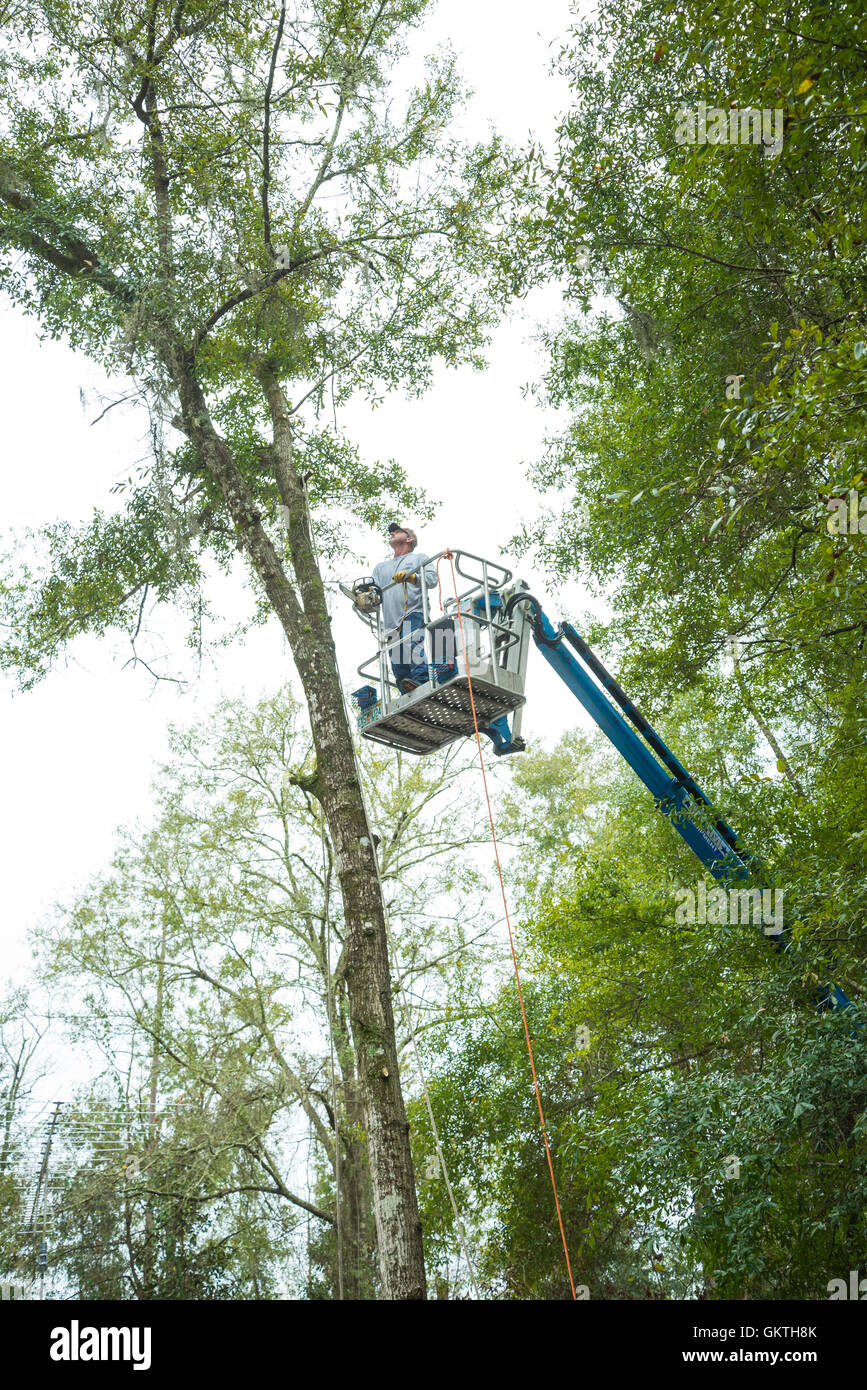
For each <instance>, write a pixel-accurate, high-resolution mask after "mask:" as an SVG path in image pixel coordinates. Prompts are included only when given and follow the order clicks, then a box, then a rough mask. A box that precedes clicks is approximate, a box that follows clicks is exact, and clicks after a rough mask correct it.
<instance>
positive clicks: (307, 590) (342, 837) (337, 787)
mask: <svg viewBox="0 0 867 1390" xmlns="http://www.w3.org/2000/svg"><path fill="white" fill-rule="evenodd" d="M165 359H166V363H167V365H168V366H169V368H170V370H171V372H172V376H173V379H174V381H175V384H176V387H177V389H178V395H179V398H180V403H181V417H182V420H183V424H184V429H185V432H186V433H187V434H188V436H189V438H190V439H191V441H192V442H193V444H194V445H195V446H196V449H197V450H198V453H199V455H200V457H201V459H202V461H203V462H204V463H205V464H206V466H207V467H208V468H209V470H210V471H211V473H212V474H213V476H214V478H215V480H216V482H217V483H218V485H219V487H220V489H221V491H222V493H223V496H224V498H225V500H226V505H227V507H228V510H229V514H230V516H231V517H232V520H233V522H234V524H235V528H236V531H237V534H238V541H239V546H240V545H242V546H243V547H244V549H245V550H246V551H247V553H248V555H249V556H250V559H251V561H252V563H253V566H254V569H255V571H256V573H257V575H258V577H259V578H260V580H261V582H262V584H263V586H264V588H265V591H266V593H267V596H268V599H269V601H270V603H271V606H272V608H273V609H274V612H275V613H276V614H277V616H278V618H279V619H280V622H281V624H282V626H283V630H284V632H285V633H286V637H287V639H288V641H289V644H290V647H291V649H292V654H293V656H294V658H295V664H296V667H297V669H298V675H299V677H300V679H301V684H302V686H303V689H304V694H305V697H306V700H307V706H308V709H309V712H310V726H311V732H312V735H313V745H314V748H315V751H316V774H315V778H314V779H313V783H312V785H311V788H310V790H311V791H312V792H313V794H314V795H315V796H316V797H317V798H318V799H319V801H320V802H321V804H322V807H323V810H324V813H325V819H326V822H327V825H328V831H329V835H330V837H331V842H332V845H333V847H334V857H335V862H336V865H337V874H338V878H339V881H340V888H341V893H342V897H343V914H344V921H345V930H346V945H345V963H344V974H345V980H346V990H347V998H348V1001H349V1015H350V1025H351V1029H352V1037H353V1042H354V1049H355V1060H356V1067H357V1075H358V1086H359V1094H360V1100H361V1107H362V1113H363V1117H364V1130H365V1139H366V1144H367V1155H368V1162H369V1164H370V1177H371V1188H372V1195H373V1212H374V1220H375V1225H376V1237H377V1250H378V1255H379V1264H380V1272H381V1280H382V1290H381V1291H382V1297H383V1298H386V1299H423V1298H425V1297H426V1296H427V1295H426V1285H425V1267H424V1251H423V1246H422V1232H421V1222H420V1220H419V1215H418V1203H417V1200H416V1191H415V1181H414V1174H413V1165H412V1154H411V1151H410V1144H409V1124H408V1121H407V1118H406V1110H405V1108H404V1103H403V1095H402V1093H401V1087H400V1078H399V1076H398V1069H397V1047H396V1043H395V1036H394V1016H393V1013H392V1006H391V976H390V971H389V964H388V946H387V940H386V931H385V916H384V912H383V905H382V895H381V891H380V886H379V877H378V873H377V866H376V859H375V851H374V846H373V842H372V836H371V833H370V827H369V826H368V823H367V812H366V809H365V805H364V798H363V795H362V790H361V785H360V782H359V779H358V774H357V769H356V763H355V749H354V745H353V742H352V733H351V731H350V728H349V721H348V719H347V717H346V709H345V705H344V701H343V690H342V687H341V684H340V676H339V672H338V667H337V654H336V651H335V648H334V642H333V639H332V636H331V628H330V619H329V617H328V610H327V607H326V602H325V589H324V587H323V584H322V578H321V575H320V573H319V568H318V565H317V563H316V558H315V552H314V549H313V541H312V536H311V533H310V525H309V518H308V513H307V499H306V496H305V493H304V490H303V488H302V486H301V483H300V481H299V479H298V476H297V474H296V472H295V467H294V463H293V459H292V431H291V417H290V414H289V409H288V406H287V403H286V399H285V396H284V394H283V391H282V388H281V387H280V385H279V383H278V382H277V380H276V379H275V378H274V377H273V376H271V375H269V374H268V372H267V371H266V370H262V371H261V373H260V380H261V382H262V387H263V390H264V392H265V396H266V399H267V402H268V407H269V410H270V413H271V418H272V422H273V427H274V444H273V462H274V469H275V474H276V478H277V483H278V487H279V490H280V495H281V497H282V499H283V504H284V506H285V507H286V509H287V515H288V518H289V528H288V529H289V548H290V556H291V561H292V568H293V570H294V574H295V579H296V581H297V585H298V593H296V591H295V588H294V587H293V585H292V584H291V582H290V580H289V578H288V576H287V574H286V572H285V570H284V567H283V563H282V561H281V559H280V557H279V555H278V554H277V552H276V550H275V549H274V546H273V545H272V544H271V541H270V539H269V537H268V535H267V534H266V532H265V530H264V527H263V525H262V517H261V515H260V513H259V512H258V511H257V510H256V508H255V506H254V503H253V499H252V496H251V494H250V491H249V488H248V486H247V483H246V480H245V478H244V476H243V474H242V473H241V471H240V469H239V468H238V466H237V464H236V463H235V460H234V458H233V457H232V454H231V451H230V450H229V448H228V446H227V445H226V443H225V441H224V440H223V439H222V438H221V437H220V435H219V434H218V433H217V431H216V430H215V428H214V426H213V424H212V422H211V419H210V414H209V411H208V408H207V403H206V401H205V398H204V395H203V393H202V391H201V388H200V387H199V384H198V380H197V379H196V375H195V371H194V368H193V362H192V359H191V357H190V356H189V354H188V353H187V352H186V351H185V350H184V349H182V348H179V347H178V346H177V344H173V345H170V346H169V347H168V348H167V350H166V353H165ZM299 595H300V600H301V601H300V602H299ZM302 603H303V607H302Z"/></svg>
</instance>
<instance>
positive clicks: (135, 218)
mask: <svg viewBox="0 0 867 1390" xmlns="http://www.w3.org/2000/svg"><path fill="white" fill-rule="evenodd" d="M427 7H428V6H427V0H386V3H384V4H381V3H378V0H377V3H373V2H372V0H353V3H352V4H350V5H339V6H337V5H333V4H332V3H330V0H304V3H303V4H301V5H296V6H292V7H290V10H289V11H288V12H287V11H286V10H285V9H284V10H282V11H278V12H275V10H274V8H273V7H272V6H269V5H263V4H261V3H258V4H253V5H252V6H251V5H250V4H246V3H245V4H243V5H242V4H238V3H235V2H234V0H231V2H230V3H227V4H221V5H219V6H217V7H214V6H212V5H209V4H207V3H204V0H190V3H187V4H184V5H182V6H181V8H180V9H178V7H177V5H176V4H175V3H173V0H172V3H170V2H169V0H156V3H154V4H152V5H151V4H147V5H144V4H141V3H139V2H138V0H123V3H119V4H112V5H110V6H107V7H106V6H102V7H99V6H98V7H97V9H96V10H94V9H93V8H92V7H91V8H89V9H87V8H82V7H81V6H79V5H75V4H73V5H70V4H68V3H67V2H66V0H34V3H25V4H24V5H23V6H21V7H19V10H20V21H19V27H20V28H21V29H22V30H23V33H24V39H23V42H21V43H19V41H18V37H17V35H14V34H10V35H9V37H8V39H7V40H6V42H5V45H4V44H2V43H0V64H2V68H3V71H4V74H5V81H4V83H3V90H2V95H0V112H2V128H3V134H2V136H0V286H2V288H3V290H4V291H5V293H6V295H7V296H8V297H9V298H10V299H11V301H12V302H13V303H14V304H17V305H19V306H21V307H22V308H23V309H24V310H25V311H26V312H27V313H29V314H32V315H33V316H35V317H36V318H37V319H38V321H39V322H40V324H41V326H42V329H43V331H44V332H46V333H47V334H49V335H51V336H54V337H62V338H63V339H64V340H65V341H67V342H68V343H70V344H71V345H72V346H73V347H76V348H80V349H82V350H84V351H85V352H87V353H88V354H89V355H90V356H91V357H93V358H95V359H96V360H98V361H99V362H101V363H102V364H103V365H104V367H105V368H106V370H107V372H108V373H109V375H111V376H118V375H122V376H124V377H127V378H129V377H132V379H133V380H132V384H131V386H130V387H129V388H126V389H125V393H124V394H125V395H126V397H127V399H138V400H139V401H140V402H142V403H144V404H145V405H146V407H147V409H148V411H149V414H150V420H151V429H152V435H153V452H154V460H153V463H152V464H151V463H149V464H148V466H146V467H145V469H144V470H143V472H142V474H141V476H140V477H139V478H136V479H132V478H130V479H127V480H124V479H123V478H120V479H119V480H118V487H117V488H116V492H117V493H118V494H119V495H120V497H121V499H122V506H121V509H120V510H119V511H118V512H117V514H116V515H114V516H110V517H107V518H106V517H104V516H103V514H102V509H100V510H99V512H98V513H97V519H96V520H95V521H94V523H92V524H90V525H85V526H84V527H81V528H78V529H76V528H72V527H54V528H49V529H48V531H47V532H46V533H45V536H44V538H43V539H44V542H45V546H44V553H42V552H40V554H39V556H38V557H37V558H36V559H31V560H30V562H29V568H28V567H27V564H26V562H25V560H24V557H19V561H18V565H17V567H16V564H15V563H14V561H13V560H12V559H11V558H10V560H9V561H8V562H7V575H8V577H7V579H6V583H5V590H4V592H5V594H6V596H7V598H8V602H9V606H10V617H9V620H8V621H9V629H8V630H7V634H6V636H5V639H4V641H3V643H2V646H0V662H2V664H3V665H4V666H5V667H7V668H8V669H10V670H13V671H15V672H16V673H17V674H18V676H19V679H20V680H21V681H22V683H23V684H24V685H29V684H32V683H33V682H34V681H35V680H37V679H38V678H39V677H41V676H42V675H43V674H44V673H45V671H46V670H47V669H48V668H49V667H50V665H51V663H52V661H53V660H54V659H55V658H56V656H57V654H58V653H59V651H60V650H61V649H62V647H63V646H64V644H65V643H67V642H68V641H69V640H70V639H71V638H72V637H74V636H75V635H76V634H77V633H79V632H85V631H91V632H95V633H98V634H102V633H103V632H105V631H106V630H107V628H109V627H117V626H119V627H121V628H125V629H126V630H127V631H128V632H133V631H134V630H136V628H137V624H138V621H139V614H140V612H141V606H142V604H143V602H144V601H145V600H146V599H147V598H148V597H149V598H150V599H151V600H153V599H154V598H156V599H158V600H159V601H177V602H180V603H181V604H182V605H186V606H187V608H188V610H189V613H190V617H191V621H192V623H193V626H194V628H195V627H196V625H198V626H197V631H198V640H201V616H200V615H201V611H202V602H203V594H202V591H203V590H205V591H206V590H207V581H208V579H209V577H210V573H211V569H210V567H209V566H208V564H207V563H206V562H207V561H208V560H209V559H215V560H216V561H217V563H218V564H220V565H222V566H225V565H226V564H227V563H228V561H229V560H230V559H231V556H232V553H233V549H234V547H235V545H236V543H237V544H238V545H239V546H240V545H241V544H242V542H243V539H244V537H243V536H241V535H237V534H236V528H235V525H233V523H232V522H231V520H230V519H229V517H228V516H227V514H226V511H227V499H226V498H225V497H224V496H223V494H222V492H221V490H220V488H219V487H218V486H217V484H216V482H215V481H214V479H213V476H212V475H211V473H210V471H209V469H208V467H207V461H206V460H203V459H202V458H201V457H199V456H198V455H197V452H196V448H195V447H194V445H193V443H192V442H185V443H182V444H180V445H179V444H178V442H177V436H176V435H174V434H173V433H172V430H173V428H174V427H180V426H181V425H182V424H183V411H182V412H181V413H180V414H178V413H177V411H178V403H179V400H178V393H179V390H180V387H179V382H180V380H181V377H182V376H183V374H184V373H186V374H187V375H186V379H187V380H189V377H190V374H191V373H192V374H194V377H195V381H196V383H197V387H198V388H200V390H201V393H202V400H203V402H206V408H207V412H208V417H209V420H210V421H211V422H212V423H213V425H214V426H215V427H216V429H217V430H218V431H219V433H220V435H221V436H222V438H223V439H224V441H225V443H226V445H227V447H228V449H229V451H230V454H231V457H232V460H233V463H234V464H235V465H236V466H237V468H238V469H239V470H240V472H241V473H242V475H243V479H244V481H245V483H246V484H247V486H248V488H249V491H250V496H251V506H252V508H253V510H254V511H255V512H256V515H257V518H258V519H261V520H262V522H263V524H264V525H265V527H266V529H267V530H268V531H269V533H270V535H271V537H272V538H273V539H274V543H275V546H276V548H277V550H278V552H281V553H282V551H283V550H284V549H285V547H284V545H283V544H282V539H283V538H282V535H281V526H282V519H281V513H282V508H281V505H280V503H281V498H280V494H279V493H278V489H277V483H276V478H275V468H274V458H273V454H272V452H271V449H272V444H273V440H272V434H271V428H272V422H271V418H270V415H269V411H268V408H267V406H266V401H265V398H264V395H263V389H262V384H261V379H260V378H261V372H262V371H263V370H267V371H269V372H271V373H272V374H274V375H275V376H276V377H277V378H278V379H279V381H280V382H281V385H282V387H283V389H284V390H285V393H286V395H287V397H288V400H289V407H288V408H289V418H290V421H291V426H292V436H293V445H294V463H295V468H296V471H297V473H298V475H299V476H301V477H306V478H307V486H308V497H309V500H310V503H311V507H312V510H313V514H314V517H315V519H316V529H317V532H318V538H319V542H320V546H321V548H322V550H323V552H324V553H325V554H326V555H327V556H331V557H334V556H336V555H339V554H341V553H345V546H346V540H345V536H346V523H347V522H348V521H350V520H355V521H361V522H362V523H363V524H365V525H377V526H379V525H381V523H382V521H383V519H384V518H386V517H387V516H389V515H394V514H395V513H396V512H398V511H400V512H404V513H405V514H409V513H415V514H424V513H425V511H427V510H429V503H428V501H427V498H426V497H425V496H424V494H423V493H422V492H421V491H420V490H419V489H417V488H415V487H413V486H411V485H410V483H409V482H408V480H407V477H406V474H405V471H404V469H403V467H402V465H401V464H400V463H399V462H397V461H395V460H393V459H389V458H388V457H387V456H386V457H384V458H382V459H379V460H362V459H361V458H360V457H359V454H358V451H357V449H356V448H355V447H354V446H353V445H352V443H351V441H349V440H347V439H345V438H344V437H342V435H341V434H340V433H339V432H338V430H337V428H336V410H337V408H338V407H339V406H340V405H341V404H343V403H344V402H346V401H347V400H348V399H349V397H350V396H351V395H352V394H353V393H359V392H360V393H363V394H365V395H367V396H368V398H369V399H371V400H373V401H379V400H381V399H382V398H383V396H384V394H385V393H386V392H387V391H389V390H393V389H397V388H400V389H401V390H404V391H408V392H410V393H418V392H421V391H423V390H424V389H425V388H426V387H427V386H428V385H429V384H430V380H431V374H432V372H433V369H434V365H435V363H436V362H437V361H445V362H447V363H450V364H458V363H464V362H470V363H473V364H475V365H477V366H478V365H481V362H482V358H481V352H482V349H483V347H484V344H485V342H486V340H487V335H488V333H489V330H490V328H491V326H492V325H493V323H494V322H495V321H496V318H497V316H498V313H499V308H500V305H501V303H502V301H503V298H504V296H505V295H506V294H507V293H508V280H509V277H510V274H511V272H510V270H509V268H508V265H507V258H505V257H504V256H503V254H502V253H501V252H500V251H498V250H497V244H498V238H501V237H502V234H503V228H504V226H505V224H506V220H507V213H508V207H509V202H510V197H511V193H510V189H511V183H512V165H511V162H510V158H509V156H508V152H507V151H506V150H505V149H504V148H503V146H502V145H501V142H499V141H498V140H497V139H496V138H492V140H491V141H490V142H488V143H486V144H484V145H478V146H467V145H465V144H463V143H462V142H461V141H460V140H459V139H458V138H457V136H456V134H455V131H454V124H455V116H456V113H457V111H458V109H459V106H460V103H461V100H462V97H463V93H462V89H461V85H460V82H459V80H458V77H457V75H456V72H455V66H454V60H453V58H452V57H451V56H450V55H449V54H448V53H440V54H431V55H430V56H429V58H428V60H427V65H426V73H425V76H424V78H423V80H422V81H421V82H420V83H419V84H418V85H417V86H415V87H412V86H410V87H409V89H408V90H406V91H404V90H403V88H404V87H405V86H406V84H402V86H401V87H400V89H399V91H400V94H399V96H396V95H395V93H394V92H393V91H392V89H391V85H390V84H391V81H392V76H393V74H394V73H395V72H399V70H400V63H401V59H402V58H403V57H405V54H406V41H407V37H408V35H409V33H410V31H411V30H412V29H413V28H414V27H415V26H417V25H418V24H419V23H420V22H421V21H422V20H423V18H424V16H425V13H426V10H427ZM181 394H183V393H182V392H181ZM180 403H181V405H183V401H181V402H180ZM324 412H327V413H326V414H325V418H324V419H323V418H322V417H323V413H324ZM332 414H334V415H335V427H334V428H333V429H332V428H329V427H328V426H327V425H326V421H327V420H328V418H329V417H330V416H331V415H332ZM199 418H200V417H198V416H197V417H196V419H199ZM202 418H203V417H202ZM194 428H195V426H194V423H191V418H190V411H189V409H188V410H187V416H186V425H185V430H186V433H187V435H188V437H189V436H190V433H191V430H192V431H193V432H194ZM284 500H285V499H284ZM230 510H231V508H230ZM233 515H235V514H234V513H233ZM236 521H237V517H236ZM287 560H288V557H287Z"/></svg>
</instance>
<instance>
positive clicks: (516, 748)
mask: <svg viewBox="0 0 867 1390" xmlns="http://www.w3.org/2000/svg"><path fill="white" fill-rule="evenodd" d="M388 543H389V545H390V546H391V549H392V558H391V559H390V560H383V561H382V562H381V563H380V564H378V565H377V566H376V568H375V569H374V571H373V581H374V583H375V584H376V585H378V587H379V588H380V589H381V590H385V592H384V593H383V595H382V629H383V636H384V638H385V641H386V642H394V645H393V646H392V647H390V649H389V655H390V657H391V667H392V670H393V671H394V678H395V680H396V681H397V688H398V690H400V691H401V693H402V694H404V695H407V694H409V692H410V691H411V690H416V689H417V688H418V686H420V685H424V684H425V682H426V681H427V680H428V678H429V676H428V666H427V658H426V655H425V647H424V612H423V609H422V598H421V580H420V579H419V572H420V570H421V569H422V567H423V566H424V567H425V569H424V578H425V583H426V584H427V586H428V589H432V588H434V587H435V586H436V583H437V573H436V567H435V566H434V565H432V564H430V562H429V558H428V556H427V555H423V554H413V551H414V550H415V548H416V546H417V544H418V537H417V536H416V534H415V531H412V530H411V529H410V528H409V527H408V526H398V525H397V523H396V522H394V521H393V522H392V523H391V525H390V526H389V528H388ZM410 556H412V559H410V558H409V557H410ZM386 585H393V586H395V587H393V588H388V589H386ZM449 635H450V636H452V637H453V634H449ZM445 636H446V633H445V631H444V630H443V629H442V628H440V629H438V630H437V632H436V640H437V641H442V640H443V638H445ZM398 637H399V638H400V641H399V642H398V641H395V640H394V639H395V638H398ZM440 655H441V653H439V652H435V653H434V670H435V673H436V676H437V684H440V685H441V684H442V683H443V682H444V681H447V680H449V679H450V678H451V677H452V676H454V675H455V674H456V672H457V667H456V665H455V661H454V653H453V652H452V653H450V654H449V656H448V657H447V658H446V660H444V661H442V660H439V659H438V658H439V657H440ZM479 733H481V734H487V735H488V737H489V739H490V740H491V742H492V743H493V745H494V752H495V753H497V754H498V755H499V754H503V753H518V752H520V751H522V750H523V748H524V741H523V739H519V738H517V739H514V740H513V739H512V734H511V730H510V729H509V721H508V719H507V718H506V716H505V715H502V716H501V717H500V718H499V719H493V720H492V721H491V723H490V724H489V725H488V726H487V727H486V728H484V729H481V728H480V729H479Z"/></svg>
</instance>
